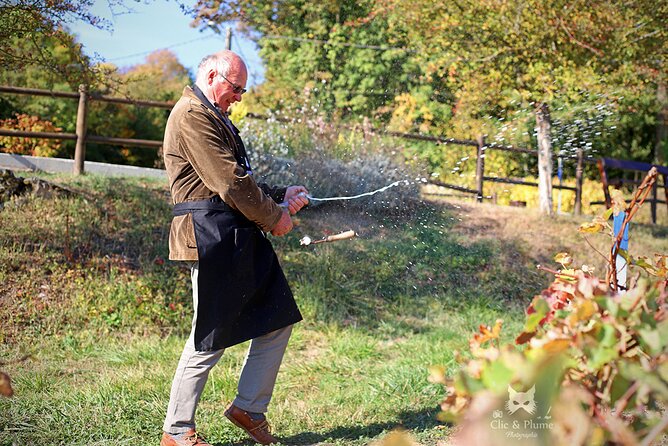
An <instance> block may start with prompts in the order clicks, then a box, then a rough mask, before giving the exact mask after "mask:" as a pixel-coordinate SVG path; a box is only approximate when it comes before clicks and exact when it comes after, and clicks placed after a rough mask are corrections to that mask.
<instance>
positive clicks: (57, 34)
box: [0, 0, 123, 90]
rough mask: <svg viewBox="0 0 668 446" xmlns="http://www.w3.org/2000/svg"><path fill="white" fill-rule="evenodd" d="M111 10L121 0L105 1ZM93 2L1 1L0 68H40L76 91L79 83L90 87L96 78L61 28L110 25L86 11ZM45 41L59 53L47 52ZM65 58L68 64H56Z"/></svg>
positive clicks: (51, 0) (89, 63)
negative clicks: (81, 24) (75, 24)
mask: <svg viewBox="0 0 668 446" xmlns="http://www.w3.org/2000/svg"><path fill="white" fill-rule="evenodd" d="M107 1H108V3H109V5H110V7H113V8H118V7H122V6H123V0H107ZM93 3H94V2H93V0H50V1H48V2H44V1H40V0H0V40H1V41H2V42H3V45H2V47H0V69H2V70H3V71H19V72H20V71H21V70H23V69H25V68H26V67H30V66H32V67H39V68H41V69H42V70H44V72H45V73H47V74H48V75H50V76H51V78H52V79H54V78H57V79H60V80H62V79H65V80H67V82H68V83H69V84H70V85H71V86H73V88H74V89H75V90H76V86H77V85H79V84H80V83H85V84H89V83H91V82H92V80H93V79H95V78H97V77H98V73H97V72H96V70H95V69H94V66H93V64H91V61H90V59H89V58H88V57H87V56H85V55H84V54H83V52H82V51H81V46H80V44H78V43H76V42H75V40H74V38H73V36H72V35H71V34H69V33H68V32H67V30H66V29H65V28H64V26H65V25H66V24H67V23H70V22H72V21H84V22H86V23H89V24H91V25H92V26H95V27H98V28H103V29H106V28H109V27H110V26H111V23H110V22H109V21H107V20H105V19H102V18H100V17H98V16H96V15H94V14H92V13H91V12H90V11H89V10H90V8H91V7H92V5H93ZM45 42H51V43H53V44H55V46H56V47H58V48H59V49H60V50H59V53H53V52H50V51H47V50H46V49H45V48H44V43H45ZM63 58H65V59H68V60H69V63H68V64H62V63H58V62H61V61H62V59H63Z"/></svg>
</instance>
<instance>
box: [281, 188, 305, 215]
mask: <svg viewBox="0 0 668 446" xmlns="http://www.w3.org/2000/svg"><path fill="white" fill-rule="evenodd" d="M306 194H308V190H307V189H306V188H305V187H304V186H290V187H288V189H287V190H286V191H285V198H284V199H283V200H284V202H285V203H287V204H288V211H290V214H292V215H295V214H296V213H297V212H299V210H300V209H301V208H303V207H304V206H306V205H307V204H308V198H306Z"/></svg>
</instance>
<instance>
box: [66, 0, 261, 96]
mask: <svg viewBox="0 0 668 446" xmlns="http://www.w3.org/2000/svg"><path fill="white" fill-rule="evenodd" d="M125 3H126V6H127V7H128V8H129V9H131V10H132V12H129V13H122V14H114V13H113V12H112V11H111V10H110V8H109V3H108V2H107V0H100V1H96V2H95V4H94V6H93V8H92V9H91V12H93V13H94V14H95V15H97V16H99V17H104V18H106V19H108V20H109V21H111V23H112V26H113V30H112V31H111V32H110V31H106V30H100V29H97V28H95V27H93V26H90V25H87V24H84V23H70V24H68V25H67V26H68V28H69V29H70V30H71V31H72V32H73V33H74V34H76V35H77V37H78V41H79V42H81V43H82V44H83V45H84V52H85V53H86V54H88V55H90V56H93V55H95V54H96V53H97V54H98V55H99V56H100V57H102V58H103V59H104V60H106V61H107V62H111V63H113V64H115V65H117V66H119V67H125V66H130V65H135V64H140V63H142V62H143V61H144V58H145V57H146V55H148V54H149V53H151V52H153V51H155V50H159V49H163V48H167V49H169V50H171V51H172V52H174V53H175V54H176V56H177V57H178V59H179V61H180V62H181V63H182V64H183V65H184V66H185V67H186V68H188V69H190V70H191V71H192V72H194V71H195V69H196V68H197V65H198V64H199V61H200V60H202V58H203V57H204V56H206V55H208V54H211V53H213V52H216V51H218V50H221V49H223V48H224V46H225V30H224V27H221V28H220V30H221V33H220V34H216V33H215V32H214V31H213V29H207V30H206V31H203V32H201V31H198V30H197V29H195V28H191V27H190V22H191V18H190V17H188V16H187V15H185V14H184V13H183V12H182V11H181V9H180V8H179V5H178V4H177V3H176V2H174V1H168V0H155V1H152V2H150V3H148V4H145V3H142V2H134V1H126V2H125ZM193 3H194V1H193ZM232 50H233V51H235V52H237V53H238V54H240V55H241V56H242V58H243V59H244V60H245V61H246V64H247V65H248V68H249V76H248V85H249V86H250V85H257V84H259V83H261V82H262V80H263V73H264V68H263V67H262V61H261V59H260V58H259V56H258V54H257V48H256V45H255V43H254V42H252V41H250V40H247V39H244V38H243V37H242V36H241V35H240V34H238V33H234V31H233V36H232Z"/></svg>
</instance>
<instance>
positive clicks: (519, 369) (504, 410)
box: [431, 172, 668, 445]
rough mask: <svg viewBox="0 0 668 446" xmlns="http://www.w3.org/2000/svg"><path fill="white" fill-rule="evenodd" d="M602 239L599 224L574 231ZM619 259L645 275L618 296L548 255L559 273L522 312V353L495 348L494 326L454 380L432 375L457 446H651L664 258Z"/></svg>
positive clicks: (658, 407) (665, 320) (665, 314)
mask: <svg viewBox="0 0 668 446" xmlns="http://www.w3.org/2000/svg"><path fill="white" fill-rule="evenodd" d="M650 175H651V173H650ZM654 175H656V172H654ZM650 186H651V185H648V186H647V187H648V188H649V187H650ZM640 189H642V187H641V188H640ZM641 193H642V191H640V192H639V193H638V194H637V195H636V198H638V196H639V194H641ZM613 198H616V201H615V209H617V210H620V209H623V208H624V207H625V203H624V201H623V197H621V196H620V194H616V196H615V197H613ZM637 202H638V203H639V204H638V207H639V205H640V204H642V199H640V200H637ZM636 211H637V208H632V209H629V210H628V212H629V214H628V215H630V216H631V217H632V216H633V215H634V214H635V212H636ZM608 216H609V213H608ZM629 219H630V217H627V221H628V220H629ZM607 229H609V227H607V218H601V217H597V218H595V220H594V222H593V223H587V224H584V225H582V226H581V231H582V232H601V231H602V230H607ZM624 255H625V256H626V257H627V259H628V260H629V265H632V266H636V267H638V268H641V269H642V270H644V271H646V272H647V273H648V275H649V278H645V279H642V280H633V281H632V284H631V285H630V287H629V289H628V290H626V291H625V292H617V285H616V284H611V282H610V277H611V274H608V275H607V277H606V279H604V280H601V279H598V278H596V277H594V276H593V275H592V274H591V273H590V271H589V268H588V267H587V266H586V265H582V266H580V267H579V268H574V267H573V266H572V258H571V257H570V256H569V255H567V254H566V253H561V254H559V255H557V257H556V258H555V260H556V261H557V262H559V263H561V265H562V267H563V268H562V269H561V270H559V271H555V272H554V273H555V280H554V282H553V283H552V284H551V285H550V286H549V287H548V288H547V289H546V290H544V291H543V292H542V293H541V294H540V295H538V296H536V297H535V298H534V299H533V302H532V303H531V305H530V306H529V308H528V310H527V318H526V323H525V327H524V331H523V332H522V333H521V334H520V335H519V336H518V337H517V339H516V344H518V345H524V346H525V347H524V348H523V349H522V348H518V347H516V346H513V345H503V346H501V345H500V343H499V336H500V332H501V325H502V321H501V320H497V322H496V324H495V325H494V326H493V327H488V326H485V325H481V326H480V328H479V333H477V334H475V335H474V336H473V338H472V339H471V340H470V343H469V345H470V358H464V357H463V356H462V355H459V356H458V357H459V360H458V361H459V363H460V365H461V366H462V368H461V370H460V371H459V373H458V374H457V375H456V376H455V377H454V378H449V377H446V374H445V368H443V367H435V368H432V374H431V379H432V380H433V381H435V382H440V383H442V384H444V385H445V387H446V389H447V391H448V395H447V397H446V398H445V400H444V401H443V403H442V405H441V408H442V410H443V411H442V412H441V414H440V415H439V417H440V418H441V419H442V420H447V421H457V422H460V423H461V427H462V429H461V431H460V432H459V433H458V437H459V442H460V443H459V444H464V445H469V444H471V445H472V444H496V445H502V444H518V440H523V442H522V444H532V445H533V444H568V445H602V444H609V443H610V442H613V443H614V444H624V445H635V444H640V441H639V438H640V437H644V439H643V442H642V444H650V443H651V442H652V441H653V440H655V439H656V438H658V436H659V435H660V434H661V433H662V431H664V430H665V429H666V426H668V414H666V412H665V408H666V407H667V405H668V256H662V255H657V256H656V259H655V261H654V263H653V264H651V263H650V262H648V261H647V260H646V259H642V258H640V259H633V258H631V257H630V256H628V254H626V253H624ZM611 257H612V256H611ZM611 267H614V264H612V262H611ZM613 277H614V276H613Z"/></svg>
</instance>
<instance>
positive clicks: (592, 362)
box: [587, 345, 619, 371]
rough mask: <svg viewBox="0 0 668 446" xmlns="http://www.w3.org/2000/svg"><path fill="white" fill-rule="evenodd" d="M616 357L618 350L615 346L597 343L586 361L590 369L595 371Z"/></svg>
mask: <svg viewBox="0 0 668 446" xmlns="http://www.w3.org/2000/svg"><path fill="white" fill-rule="evenodd" d="M618 357H619V351H618V350H617V349H616V348H610V347H606V346H603V345H599V346H598V347H596V348H594V349H592V350H591V356H590V358H589V361H587V366H588V367H589V369H590V370H592V371H596V370H599V369H600V368H601V367H603V366H604V365H606V364H607V363H609V362H610V361H614V360H615V359H617V358H618Z"/></svg>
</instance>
